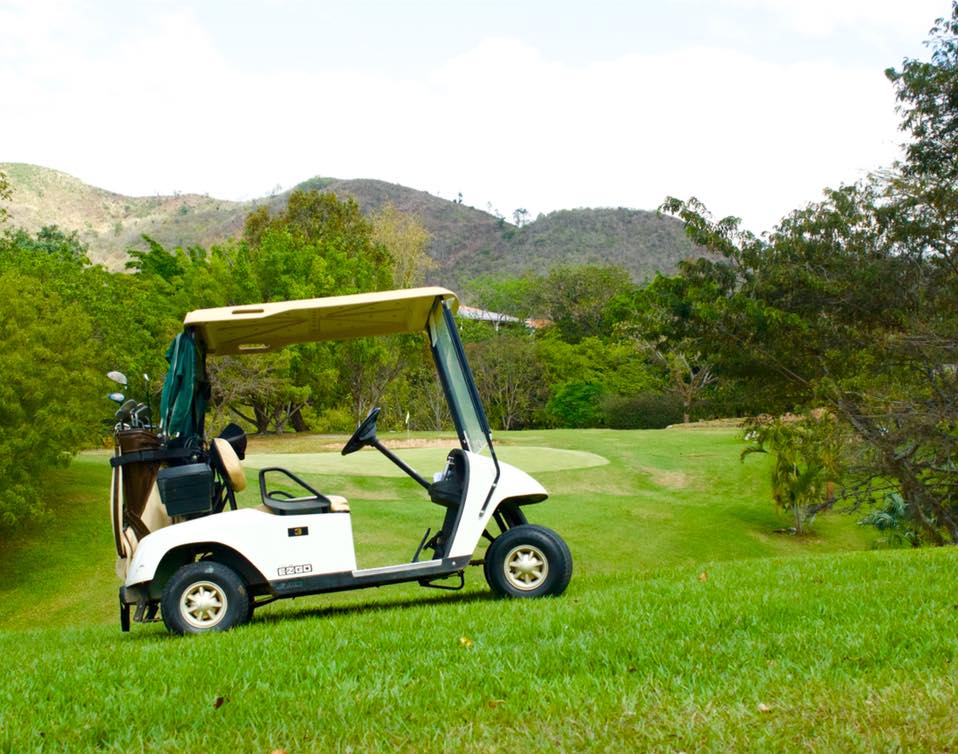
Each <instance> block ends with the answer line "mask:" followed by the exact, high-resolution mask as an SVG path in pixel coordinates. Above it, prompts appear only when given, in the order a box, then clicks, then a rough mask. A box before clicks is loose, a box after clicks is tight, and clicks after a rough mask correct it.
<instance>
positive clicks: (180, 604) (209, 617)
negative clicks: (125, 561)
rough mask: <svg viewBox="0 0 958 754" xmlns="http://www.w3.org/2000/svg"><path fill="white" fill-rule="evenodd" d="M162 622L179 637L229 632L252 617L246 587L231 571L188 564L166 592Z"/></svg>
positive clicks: (212, 565) (217, 565)
mask: <svg viewBox="0 0 958 754" xmlns="http://www.w3.org/2000/svg"><path fill="white" fill-rule="evenodd" d="M160 605H161V607H162V609H163V622H164V623H165V624H166V627H167V628H168V629H169V630H170V631H172V632H173V633H177V634H202V633H206V632H208V631H228V630H229V629H231V628H233V627H234V626H238V625H240V624H241V623H245V622H246V621H247V620H249V617H250V612H251V611H250V602H249V594H248V593H247V591H246V584H245V583H243V580H242V579H241V578H240V577H239V576H238V575H237V574H236V572H235V571H233V570H232V569H231V568H227V567H226V566H225V565H223V564H222V563H216V562H215V561H212V560H201V561H199V562H197V563H187V564H186V565H185V566H183V567H182V568H180V569H179V570H178V571H177V572H176V573H174V574H173V576H172V577H171V578H170V580H169V581H168V582H167V584H166V586H165V587H164V589H163V597H162V599H161V600H160Z"/></svg>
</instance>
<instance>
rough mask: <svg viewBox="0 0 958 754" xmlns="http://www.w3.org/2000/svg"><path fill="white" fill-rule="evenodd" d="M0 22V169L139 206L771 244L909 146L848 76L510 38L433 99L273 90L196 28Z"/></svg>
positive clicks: (385, 86)
mask: <svg viewBox="0 0 958 754" xmlns="http://www.w3.org/2000/svg"><path fill="white" fill-rule="evenodd" d="M738 1H740V2H744V1H745V0H738ZM766 4H770V5H772V6H777V5H778V3H776V2H774V0H766ZM815 5H816V7H818V6H819V5H821V6H824V4H823V3H822V4H819V3H817V2H816V3H815ZM822 12H823V13H824V11H822ZM879 12H880V11H879ZM889 12H890V11H889ZM3 13H9V12H8V11H3V12H0V50H8V51H9V50H10V49H14V52H13V53H9V54H6V53H4V54H0V91H3V92H4V96H3V98H2V99H0V122H3V123H4V140H3V142H2V143H0V160H19V161H28V162H37V163H40V164H44V165H48V166H50V167H55V168H58V169H61V170H65V171H67V172H70V173H73V174H75V175H77V176H78V177H80V178H81V179H83V180H85V181H87V182H91V183H94V184H96V185H100V186H103V187H106V188H110V189H112V190H116V191H121V192H124V193H137V194H149V193H154V192H171V191H174V190H180V191H196V192H208V193H210V194H212V195H214V196H221V197H223V198H240V197H251V196H255V195H260V194H263V193H266V192H267V191H268V190H270V188H272V187H273V186H275V185H276V184H277V183H280V184H282V185H284V186H290V185H292V184H293V183H295V182H297V181H299V180H303V179H305V178H307V177H309V176H312V175H315V174H322V175H327V176H336V177H343V178H350V177H372V178H381V179H384V180H389V181H394V182H400V183H404V184H406V185H409V186H412V187H415V188H420V189H423V190H426V191H430V192H432V193H438V194H441V195H443V196H446V197H448V198H451V197H454V196H455V195H456V194H457V193H458V192H460V191H461V192H462V193H463V194H464V198H465V201H466V203H468V204H472V205H474V206H477V207H479V208H482V209H485V208H486V206H487V203H491V204H492V205H493V206H494V207H496V208H498V209H499V210H500V211H502V212H503V214H505V215H506V216H509V215H510V214H511V212H512V210H513V209H515V208H517V207H525V208H527V209H529V210H530V211H531V212H532V213H533V215H535V213H537V212H540V211H542V212H547V211H551V210H554V209H560V208H565V207H578V206H632V207H641V208H654V207H655V206H657V205H658V204H659V203H660V202H661V201H662V199H663V198H664V197H665V196H666V195H667V194H674V195H678V196H682V197H686V196H689V195H696V196H698V197H699V198H701V199H702V200H704V201H705V202H706V203H707V204H708V205H710V206H711V207H712V208H713V210H714V211H715V212H716V213H717V214H738V215H741V216H743V217H744V218H745V220H746V223H747V224H749V225H750V226H752V227H753V228H755V229H763V228H766V227H768V226H769V225H771V224H772V223H773V222H775V221H776V220H777V219H778V218H780V217H781V216H782V215H783V214H784V213H785V212H787V211H789V210H790V209H792V208H795V207H797V206H799V205H801V204H802V203H804V202H807V201H810V200H814V199H816V198H817V197H818V196H819V192H820V190H821V188H822V187H824V186H825V185H835V184H837V183H839V182H841V181H852V180H855V179H856V178H858V177H860V175H861V174H862V172H863V171H865V170H868V169H872V168H877V167H879V166H881V165H882V164H885V163H887V162H889V161H890V160H891V159H893V157H894V156H895V154H896V144H897V142H898V141H900V135H899V134H898V132H897V131H896V117H895V115H894V107H893V96H892V90H891V87H890V86H889V85H888V83H887V82H886V81H885V80H884V78H883V76H882V73H881V71H880V70H870V69H868V70H866V69H859V68H855V67H848V66H840V65H838V64H836V63H829V62H821V61H820V62H815V61H809V62H804V63H797V64H791V65H785V64H774V63H769V62H766V61H762V60H759V59H756V58H754V57H750V56H748V55H745V54H742V53H739V52H736V51H734V50H728V49H719V48H706V47H695V48H685V49H675V50H672V51H670V52H666V53H662V54H642V53H641V52H636V53H633V54H630V55H624V56H621V57H617V58H615V59H610V60H606V61H603V62H600V63H591V64H581V65H570V64H567V63H563V62H561V61H557V60H552V59H548V58H547V57H545V56H544V55H543V54H542V53H541V52H540V51H539V50H537V49H536V48H534V47H532V46H530V45H528V44H526V43H524V42H523V41H522V40H519V39H512V38H491V39H486V40H483V41H481V42H480V43H478V44H476V45H474V46H473V47H472V48H471V49H468V50H465V51H464V52H463V53H462V54H460V55H458V56H455V57H452V58H450V59H447V60H442V61H438V62H437V64H436V65H435V66H434V68H433V69H432V70H431V71H430V72H429V73H428V74H427V75H425V76H422V77H418V78H406V77H403V76H401V75H398V74H396V73H393V72H390V71H385V70H383V71H375V72H368V71H367V72H360V71H358V70H352V69H350V68H348V67H344V66H343V65H337V66H335V67H334V66H332V65H328V66H317V67H316V68H314V69H311V70H310V69H305V68H304V69H302V70H287V71H280V72H276V73H269V74H264V73H249V72H245V71H241V70H237V69H236V68H234V67H231V66H230V65H229V64H228V63H227V61H226V59H225V58H224V56H223V55H222V54H221V53H220V51H219V50H218V49H217V46H216V43H215V41H214V39H213V38H212V37H211V36H210V35H209V34H208V33H207V31H206V29H205V28H204V27H203V25H202V24H201V23H200V22H199V20H198V19H197V17H196V16H195V14H194V13H193V12H192V11H190V10H189V9H188V8H183V7H178V6H168V5H165V4H156V5H155V6H147V7H146V10H145V11H143V15H142V16H141V17H140V18H139V20H138V21H137V22H135V23H134V22H131V23H129V24H127V25H126V26H125V27H124V30H123V34H122V35H115V34H113V33H111V32H113V31H114V30H113V29H112V27H110V26H109V25H108V24H107V23H106V20H105V19H103V18H102V17H99V16H97V14H96V13H95V12H94V11H93V9H92V8H91V7H90V6H83V5H71V4H60V5H58V6H57V7H56V8H55V10H50V8H48V7H47V6H42V5H35V4H33V3H30V4H24V5H22V6H19V7H18V8H17V9H16V10H15V11H14V12H13V16H10V15H7V16H6V18H5V17H4V15H3ZM852 17H853V15H848V18H852ZM5 20H6V21H10V22H12V21H15V22H16V23H13V24H12V25H5V23H4V21H5ZM4 28H6V31H4V30H3V29H4ZM74 28H82V30H83V34H82V35H81V36H80V37H79V38H78V37H77V36H76V35H74V34H72V33H71V29H74ZM26 29H29V31H30V33H29V35H26V36H25V35H24V34H23V32H24V30H26ZM88 40H96V42H97V44H96V46H95V49H93V48H91V47H90V46H89V41H88ZM8 44H11V45H12V44H15V45H17V46H16V47H15V48H12V47H8V46H7V45H8ZM84 45H86V46H84Z"/></svg>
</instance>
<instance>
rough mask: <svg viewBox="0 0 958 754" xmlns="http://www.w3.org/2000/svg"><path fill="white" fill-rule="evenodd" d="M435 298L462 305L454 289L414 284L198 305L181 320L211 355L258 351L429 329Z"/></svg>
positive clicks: (456, 306) (450, 304)
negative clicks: (262, 301) (258, 301)
mask: <svg viewBox="0 0 958 754" xmlns="http://www.w3.org/2000/svg"><path fill="white" fill-rule="evenodd" d="M437 297H441V298H443V299H445V300H446V301H447V302H448V303H449V306H450V308H451V309H452V311H453V312H455V311H456V310H457V309H458V307H459V300H458V299H457V298H456V294H454V293H453V292H452V291H449V290H446V289H445V288H437V287H432V288H410V289H407V290H401V291H377V292H375V293H359V294H356V295H353V296H331V297H329V298H310V299H302V300H300V301H276V302H273V303H270V304H250V305H248V306H223V307H220V308H217V309H197V310H196V311H192V312H190V313H189V314H187V315H186V318H185V319H184V320H183V324H184V326H187V327H189V326H192V327H195V328H196V331H197V334H198V336H199V337H200V339H201V340H202V341H203V343H204V345H205V346H206V352H207V353H209V354H217V355H221V354H234V353H260V352H263V351H271V350H274V349H276V348H279V347H281V346H285V345H289V344H290V343H307V342H311V341H316V340H345V339H348V338H361V337H363V336H367V335H391V334H394V333H404V332H418V331H421V330H425V329H426V320H427V319H428V318H429V313H430V311H432V307H433V304H434V303H435V301H436V298H437Z"/></svg>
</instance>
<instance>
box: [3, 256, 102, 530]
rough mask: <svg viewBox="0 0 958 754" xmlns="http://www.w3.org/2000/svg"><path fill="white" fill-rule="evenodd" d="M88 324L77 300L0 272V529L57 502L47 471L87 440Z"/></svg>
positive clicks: (90, 388)
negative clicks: (1, 348) (0, 354)
mask: <svg viewBox="0 0 958 754" xmlns="http://www.w3.org/2000/svg"><path fill="white" fill-rule="evenodd" d="M92 330H93V328H92V325H91V321H90V318H89V317H88V316H87V314H86V312H84V311H83V309H82V308H81V307H80V306H79V305H77V304H71V303H68V302H66V301H64V300H63V299H62V298H61V296H60V295H59V294H58V293H57V292H56V291H53V290H50V289H49V288H47V287H46V286H44V284H43V283H42V282H41V281H40V280H38V279H37V278H36V277H32V276H30V275H26V274H24V273H22V272H18V271H15V270H9V269H8V270H0V340H2V342H3V344H4V358H3V359H2V360H0V527H10V526H14V525H17V524H21V523H23V522H24V521H27V520H29V519H31V518H42V517H43V516H44V515H45V514H46V513H47V512H48V510H49V508H50V507H51V505H52V503H54V500H52V499H51V498H50V496H49V492H48V490H47V489H46V485H45V483H44V474H45V473H46V471H47V470H48V469H50V468H54V467H59V466H66V465H67V463H68V462H69V459H70V457H71V456H72V454H73V453H74V452H76V451H77V450H78V449H79V448H80V447H81V446H82V445H83V444H84V443H85V442H89V440H90V439H91V435H92V434H93V433H92V432H91V424H92V421H91V411H90V407H91V402H92V399H93V396H94V395H95V394H96V393H97V392H98V391H97V389H96V386H97V380H96V377H97V376H98V375H97V374H96V373H95V372H94V370H93V369H92V368H91V364H92V363H93V361H94V353H93V348H92V340H91V335H92ZM97 397H100V396H97ZM104 413H105V412H104ZM94 415H95V414H94Z"/></svg>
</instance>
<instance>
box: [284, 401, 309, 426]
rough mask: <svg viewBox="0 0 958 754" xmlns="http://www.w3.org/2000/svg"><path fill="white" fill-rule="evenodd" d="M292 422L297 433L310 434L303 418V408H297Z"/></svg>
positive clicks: (290, 418) (291, 418) (291, 417)
mask: <svg viewBox="0 0 958 754" xmlns="http://www.w3.org/2000/svg"><path fill="white" fill-rule="evenodd" d="M289 420H290V422H291V423H292V425H293V429H295V430H296V431H297V432H309V426H308V425H307V424H306V420H305V419H304V418H303V412H302V406H300V407H299V408H297V409H296V410H295V411H294V412H293V414H292V416H290V417H289Z"/></svg>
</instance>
